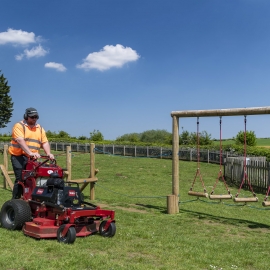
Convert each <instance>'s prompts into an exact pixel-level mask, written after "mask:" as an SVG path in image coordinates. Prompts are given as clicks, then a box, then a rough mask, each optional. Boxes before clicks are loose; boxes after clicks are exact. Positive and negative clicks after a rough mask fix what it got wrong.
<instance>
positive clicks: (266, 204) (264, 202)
mask: <svg viewBox="0 0 270 270" xmlns="http://www.w3.org/2000/svg"><path fill="white" fill-rule="evenodd" d="M262 206H265V207H266V206H270V202H269V201H263V202H262Z"/></svg>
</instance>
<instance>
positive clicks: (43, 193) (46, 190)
mask: <svg viewBox="0 0 270 270" xmlns="http://www.w3.org/2000/svg"><path fill="white" fill-rule="evenodd" d="M57 196H58V189H56V188H53V187H52V186H48V187H45V186H40V187H35V189H34V191H33V193H32V199H33V200H35V201H37V202H51V203H54V204H56V203H57Z"/></svg>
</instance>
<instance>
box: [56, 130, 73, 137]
mask: <svg viewBox="0 0 270 270" xmlns="http://www.w3.org/2000/svg"><path fill="white" fill-rule="evenodd" d="M57 137H58V138H69V137H70V136H69V134H68V133H67V132H65V131H63V130H61V131H59V133H58V135H57Z"/></svg>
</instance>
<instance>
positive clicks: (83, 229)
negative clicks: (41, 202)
mask: <svg viewBox="0 0 270 270" xmlns="http://www.w3.org/2000/svg"><path fill="white" fill-rule="evenodd" d="M99 224H100V222H99V221H97V222H94V223H93V224H89V225H78V226H74V228H75V230H76V237H85V236H88V235H90V234H94V233H97V232H98V226H99ZM58 229H59V226H56V225H55V220H52V219H47V218H34V219H33V221H31V222H25V225H24V227H23V229H22V230H23V233H24V234H25V235H28V236H31V237H34V238H38V239H42V238H56V237H57V230H58Z"/></svg>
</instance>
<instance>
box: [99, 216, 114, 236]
mask: <svg viewBox="0 0 270 270" xmlns="http://www.w3.org/2000/svg"><path fill="white" fill-rule="evenodd" d="M106 223H107V221H106V220H103V221H102V222H101V223H100V225H99V233H100V235H101V236H103V237H113V236H114V235H115V232H116V226H115V223H114V222H111V223H110V226H109V228H108V229H107V230H104V227H105V225H106Z"/></svg>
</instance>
